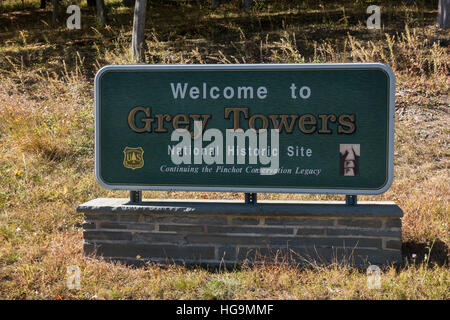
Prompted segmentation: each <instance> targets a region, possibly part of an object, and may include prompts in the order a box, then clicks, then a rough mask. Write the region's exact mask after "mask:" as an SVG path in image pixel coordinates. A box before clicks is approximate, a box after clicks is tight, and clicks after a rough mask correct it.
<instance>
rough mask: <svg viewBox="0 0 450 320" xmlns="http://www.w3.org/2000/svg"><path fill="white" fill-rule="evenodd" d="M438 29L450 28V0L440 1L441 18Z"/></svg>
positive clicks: (439, 18)
mask: <svg viewBox="0 0 450 320" xmlns="http://www.w3.org/2000/svg"><path fill="white" fill-rule="evenodd" d="M437 27H438V28H449V27H450V0H439V16H438V23H437Z"/></svg>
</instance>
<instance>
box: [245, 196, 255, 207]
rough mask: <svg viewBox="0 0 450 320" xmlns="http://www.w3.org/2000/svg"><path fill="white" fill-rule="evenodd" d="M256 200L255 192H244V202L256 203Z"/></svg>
mask: <svg viewBox="0 0 450 320" xmlns="http://www.w3.org/2000/svg"><path fill="white" fill-rule="evenodd" d="M257 200H258V197H257V194H256V193H246V194H245V204H253V205H254V204H256V202H257Z"/></svg>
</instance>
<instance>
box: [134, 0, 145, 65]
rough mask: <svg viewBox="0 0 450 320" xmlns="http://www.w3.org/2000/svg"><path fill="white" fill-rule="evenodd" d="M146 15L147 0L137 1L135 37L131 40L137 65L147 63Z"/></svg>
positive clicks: (135, 7)
mask: <svg viewBox="0 0 450 320" xmlns="http://www.w3.org/2000/svg"><path fill="white" fill-rule="evenodd" d="M146 13H147V0H136V3H135V6H134V19H133V36H132V40H131V48H132V50H133V60H134V62H136V63H145V51H146V49H147V46H146V44H145V39H144V38H145V37H144V29H145V15H146Z"/></svg>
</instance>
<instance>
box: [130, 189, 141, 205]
mask: <svg viewBox="0 0 450 320" xmlns="http://www.w3.org/2000/svg"><path fill="white" fill-rule="evenodd" d="M141 202H142V191H133V190H131V191H130V203H132V204H137V203H141Z"/></svg>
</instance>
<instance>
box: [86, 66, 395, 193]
mask: <svg viewBox="0 0 450 320" xmlns="http://www.w3.org/2000/svg"><path fill="white" fill-rule="evenodd" d="M315 69H321V70H340V69H362V70H382V71H384V72H385V73H386V74H387V75H388V78H389V115H388V118H389V119H388V120H389V121H388V131H389V132H388V149H389V150H388V163H387V165H388V179H387V181H386V184H385V185H384V186H383V187H381V188H379V189H314V188H312V189H304V188H276V187H270V188H248V187H244V188H240V187H206V186H205V187H204V186H202V187H189V186H151V185H112V184H108V183H106V182H105V181H103V180H102V178H101V176H100V150H99V146H100V131H99V128H100V117H98V116H97V115H99V114H100V85H99V83H100V79H101V77H102V75H103V74H104V73H105V72H108V71H114V70H120V71H232V70H240V71H245V70H273V71H275V70H276V71H281V70H291V71H292V70H315ZM94 97H95V177H96V179H97V181H98V183H99V184H100V185H101V186H102V187H104V188H106V189H112V190H158V191H188V192H195V191H209V192H250V193H312V194H346V195H364V194H366V195H376V194H381V193H384V192H386V190H388V189H389V188H390V187H391V185H392V182H393V180H394V106H395V75H394V72H393V71H392V69H391V68H389V67H388V66H387V65H385V64H383V63H302V64H222V65H219V64H217V65H216V64H202V65H198V64H191V65H186V64H180V65H142V64H140V65H108V66H104V67H103V68H101V69H100V70H99V71H98V72H97V74H96V75H95V80H94Z"/></svg>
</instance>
